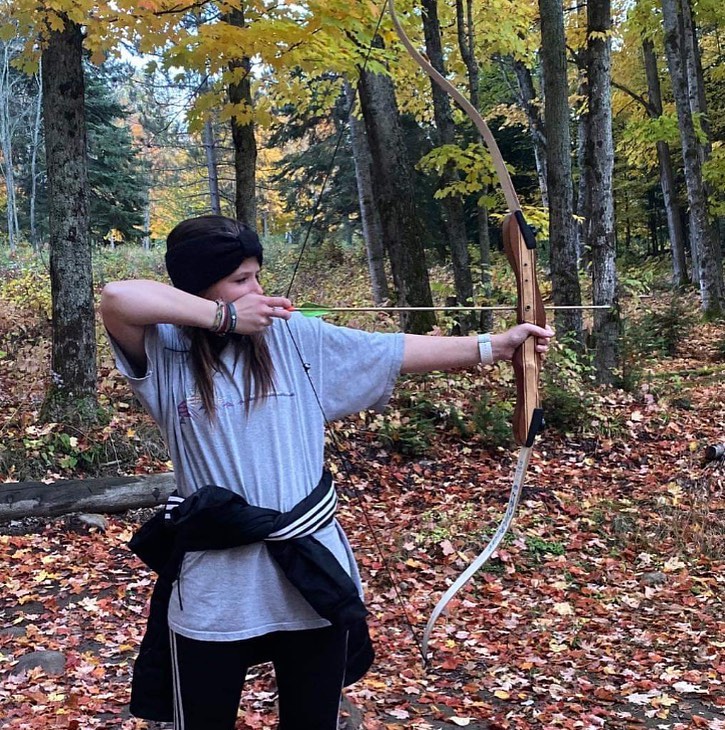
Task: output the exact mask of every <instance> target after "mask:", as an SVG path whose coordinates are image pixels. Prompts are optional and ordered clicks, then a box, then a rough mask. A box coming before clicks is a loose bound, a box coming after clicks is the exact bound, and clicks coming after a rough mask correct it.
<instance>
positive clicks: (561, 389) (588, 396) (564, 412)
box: [542, 338, 595, 433]
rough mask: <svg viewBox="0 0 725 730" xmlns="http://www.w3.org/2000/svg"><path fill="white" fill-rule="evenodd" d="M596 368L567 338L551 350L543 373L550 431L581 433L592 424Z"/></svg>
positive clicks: (544, 395)
mask: <svg viewBox="0 0 725 730" xmlns="http://www.w3.org/2000/svg"><path fill="white" fill-rule="evenodd" d="M593 373H594V368H593V366H592V363H591V358H590V356H588V355H581V354H579V352H578V351H577V350H576V349H575V348H574V347H573V346H572V345H571V344H570V343H569V342H567V340H566V338H564V339H562V340H560V341H558V342H555V343H554V345H553V346H552V348H551V349H550V350H549V355H548V358H547V361H546V367H545V368H544V370H543V374H542V392H543V397H542V406H543V408H544V418H545V420H546V426H547V428H554V429H556V430H557V431H559V432H561V433H572V432H576V431H582V430H583V429H585V428H586V426H587V425H588V424H589V423H590V421H591V418H592V408H593V405H594V401H595V397H594V392H593V390H592V384H593V380H594V375H593Z"/></svg>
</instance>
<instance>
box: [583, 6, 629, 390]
mask: <svg viewBox="0 0 725 730" xmlns="http://www.w3.org/2000/svg"><path fill="white" fill-rule="evenodd" d="M611 13H612V9H611V3H610V0H589V1H588V3H587V48H586V61H587V82H588V100H587V101H588V110H589V119H588V128H587V139H586V144H585V165H586V167H587V168H588V174H589V180H590V182H591V197H590V200H591V203H590V206H591V207H590V214H591V219H590V221H589V241H588V243H589V246H590V248H591V252H592V254H591V255H592V294H593V300H594V302H593V303H594V304H596V305H607V306H608V307H609V308H608V309H598V310H595V312H594V332H593V335H594V343H595V353H594V362H595V367H596V373H597V380H598V381H599V382H600V383H612V382H614V378H615V373H616V369H617V366H618V364H619V341H620V334H621V324H620V319H619V311H618V291H617V269H616V246H615V234H614V193H613V189H612V184H613V175H614V140H613V136H612V102H611V93H612V87H611V36H610V33H611V27H612V17H611Z"/></svg>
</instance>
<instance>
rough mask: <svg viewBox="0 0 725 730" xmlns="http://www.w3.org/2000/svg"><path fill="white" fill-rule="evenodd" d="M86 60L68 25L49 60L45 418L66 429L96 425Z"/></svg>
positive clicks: (53, 37)
mask: <svg viewBox="0 0 725 730" xmlns="http://www.w3.org/2000/svg"><path fill="white" fill-rule="evenodd" d="M82 54H83V35H82V31H81V28H80V26H78V25H76V24H75V23H71V22H70V21H66V24H65V27H64V29H63V30H62V31H60V32H58V31H55V32H52V33H51V34H50V36H49V38H48V42H47V46H46V47H45V49H44V50H43V58H42V73H43V117H44V121H45V152H46V164H47V170H48V198H49V210H50V213H49V224H50V280H51V292H52V300H53V343H52V356H51V369H52V380H51V383H50V385H49V388H48V392H47V394H46V399H45V403H44V406H43V414H42V415H43V417H44V418H45V419H46V420H53V421H63V422H65V423H79V422H80V423H83V422H87V421H93V420H94V419H95V418H96V417H97V401H96V330H95V310H94V304H93V272H92V268H91V247H90V236H89V219H88V182H87V180H88V176H87V168H86V125H85V111H84V110H85V106H84V102H85V87H84V80H83V66H82Z"/></svg>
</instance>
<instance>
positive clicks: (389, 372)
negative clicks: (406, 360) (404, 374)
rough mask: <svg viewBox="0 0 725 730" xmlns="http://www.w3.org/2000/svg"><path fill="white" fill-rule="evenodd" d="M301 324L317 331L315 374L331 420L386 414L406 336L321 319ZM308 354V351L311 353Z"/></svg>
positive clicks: (311, 373)
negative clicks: (368, 413) (369, 411)
mask: <svg viewBox="0 0 725 730" xmlns="http://www.w3.org/2000/svg"><path fill="white" fill-rule="evenodd" d="M297 319H298V322H299V323H300V325H301V326H304V325H305V324H306V325H307V326H310V327H313V328H316V329H317V332H316V335H317V337H316V338H313V339H314V340H315V341H316V343H317V345H316V347H317V349H316V351H315V353H314V354H315V357H314V358H313V363H314V364H315V365H316V368H317V372H315V370H314V368H313V367H312V365H313V363H310V365H311V367H310V376H311V377H313V379H314V380H315V381H316V382H317V384H318V387H319V391H320V392H319V395H320V400H321V401H322V406H323V408H324V411H325V415H326V417H327V418H328V419H331V420H334V419H337V418H342V417H344V416H347V415H349V414H351V413H357V412H359V411H363V410H367V409H373V410H376V411H381V410H382V409H383V408H384V407H385V405H386V404H387V402H388V400H389V399H390V396H391V394H392V391H393V387H394V385H395V381H396V380H397V378H398V376H399V375H400V368H401V366H402V363H403V349H404V335H403V334H401V333H382V332H365V331H363V330H356V329H351V328H349V327H338V326H335V325H332V324H328V323H327V322H324V321H322V320H319V319H314V320H311V319H306V320H304V323H303V322H300V320H302V317H301V316H299V317H298V318H297ZM305 356H307V353H305Z"/></svg>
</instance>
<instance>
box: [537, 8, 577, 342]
mask: <svg viewBox="0 0 725 730" xmlns="http://www.w3.org/2000/svg"><path fill="white" fill-rule="evenodd" d="M539 12H540V16H541V59H542V67H543V74H544V124H545V127H546V166H547V188H548V191H549V242H550V245H551V257H550V259H551V280H552V293H553V297H554V304H557V305H578V304H581V289H580V286H579V275H578V267H577V250H576V227H575V221H574V210H573V205H574V203H573V183H572V175H571V137H570V132H569V86H568V82H567V75H566V45H565V41H564V12H563V7H562V5H561V0H539ZM555 322H556V330H557V332H558V333H559V337H563V336H566V337H567V338H569V340H570V343H571V344H572V345H573V347H574V348H575V349H576V350H577V351H579V352H581V351H582V350H583V324H582V314H581V310H579V309H564V310H558V311H557V312H556V317H555Z"/></svg>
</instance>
